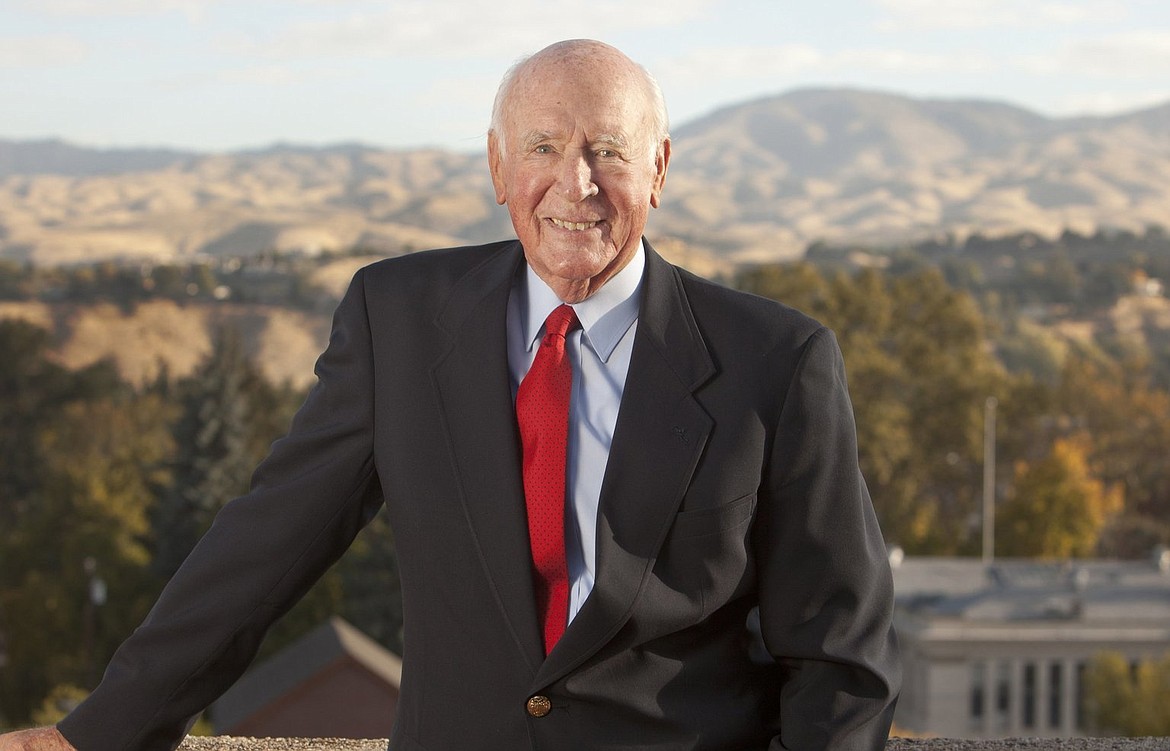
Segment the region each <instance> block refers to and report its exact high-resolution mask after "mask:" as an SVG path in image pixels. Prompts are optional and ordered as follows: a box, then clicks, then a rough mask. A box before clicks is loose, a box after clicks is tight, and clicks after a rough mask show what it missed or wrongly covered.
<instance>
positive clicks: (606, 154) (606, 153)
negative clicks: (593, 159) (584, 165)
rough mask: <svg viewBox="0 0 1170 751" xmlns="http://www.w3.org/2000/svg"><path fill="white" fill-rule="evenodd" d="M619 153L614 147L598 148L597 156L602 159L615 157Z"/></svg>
mask: <svg viewBox="0 0 1170 751" xmlns="http://www.w3.org/2000/svg"><path fill="white" fill-rule="evenodd" d="M617 155H618V153H617V152H616V151H614V150H613V149H598V150H597V156H599V157H601V158H602V159H613V158H614V157H615V156H617Z"/></svg>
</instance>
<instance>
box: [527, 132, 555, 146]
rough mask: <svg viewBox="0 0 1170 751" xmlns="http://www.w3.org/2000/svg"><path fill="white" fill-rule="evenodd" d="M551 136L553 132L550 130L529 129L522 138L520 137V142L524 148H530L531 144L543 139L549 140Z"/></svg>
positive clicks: (535, 144) (540, 141) (533, 144)
mask: <svg viewBox="0 0 1170 751" xmlns="http://www.w3.org/2000/svg"><path fill="white" fill-rule="evenodd" d="M552 138H553V134H552V132H551V131H547V130H530V131H528V132H527V133H525V134H524V138H522V139H521V143H522V144H523V145H524V147H525V148H526V149H530V148H532V147H533V146H538V145H540V144H542V143H544V142H545V141H548V140H551V139H552Z"/></svg>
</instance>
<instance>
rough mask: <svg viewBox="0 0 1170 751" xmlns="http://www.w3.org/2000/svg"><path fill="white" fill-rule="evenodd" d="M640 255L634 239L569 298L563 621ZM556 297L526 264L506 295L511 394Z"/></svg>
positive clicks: (592, 537)
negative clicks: (601, 277)
mask: <svg viewBox="0 0 1170 751" xmlns="http://www.w3.org/2000/svg"><path fill="white" fill-rule="evenodd" d="M645 267H646V254H645V252H644V250H643V248H642V247H641V246H639V247H638V251H637V253H636V254H635V256H634V257H633V258H632V259H631V260H630V262H629V263H628V264H627V265H626V267H625V268H624V269H622V270H621V271H619V272H618V273H617V274H616V275H615V276H614V277H613V278H612V279H610V280H609V281H608V282H606V284H605V285H603V286H602V288H601V289H599V290H598V291H597V292H595V293H594V294H593V295H592V296H591V297H589V298H588V299H586V300H585V301H584V302H580V303H577V304H575V305H573V310H575V311H576V313H577V319H578V320H579V321H581V327H580V328H578V329H576V330H575V331H573V332H572V333H571V334H569V337H568V340H567V346H566V350H567V352H568V353H569V357H570V359H571V361H572V365H573V392H572V396H571V397H570V401H569V443H568V456H567V457H566V468H567V469H566V471H567V478H566V481H565V489H566V495H567V496H568V499H567V502H566V505H565V553H566V555H567V557H568V567H569V586H570V591H569V620H570V621H572V620H573V618H574V617H575V616H576V615H577V612H578V611H579V610H580V609H581V605H582V604H584V602H585V599H586V598H587V597H589V593H590V592H591V591H592V590H593V582H594V580H595V577H596V573H597V544H596V543H597V504H598V500H599V499H600V497H601V480H602V477H603V476H604V475H605V465H606V462H608V461H609V447H610V445H611V444H612V443H613V432H614V428H615V427H616V425H617V416H618V408H619V407H620V406H621V401H622V391H623V390H624V389H625V385H626V371H627V370H629V367H630V353H631V352H632V351H633V347H634V332H635V331H636V330H637V328H638V307H639V299H640V295H639V292H640V291H641V287H642V273H643V271H644V270H645ZM560 304H561V300H560V299H559V298H558V297H557V296H556V294H555V293H554V292H553V291H552V290H551V289H549V287H548V285H546V284H545V283H544V282H543V281H542V280H541V279H540V277H538V276H537V275H536V274H535V273H534V272H533V271H532V269H531V268H530V267H526V273H525V274H524V275H523V276H521V277H518V278H517V280H516V284H515V286H514V287H513V288H512V293H511V295H510V297H509V299H508V370H509V372H510V373H511V376H512V398H513V399H515V398H516V390H517V389H518V388H519V386H520V381H521V380H523V378H524V375H525V374H526V373H528V368H529V367H531V366H532V361H533V360H534V359H535V357H536V349H537V347H536V345H537V344H538V343H539V341H540V338H541V336H542V335H543V333H544V319H545V318H547V317H548V314H549V313H551V312H552V311H553V309H554V308H556V307H557V306H558V305H560Z"/></svg>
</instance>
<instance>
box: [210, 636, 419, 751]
mask: <svg viewBox="0 0 1170 751" xmlns="http://www.w3.org/2000/svg"><path fill="white" fill-rule="evenodd" d="M401 678H402V661H401V660H400V659H399V658H398V656H397V655H395V654H394V653H392V652H390V651H388V650H386V649H384V648H383V647H382V646H381V645H379V644H378V643H376V642H375V641H373V640H372V639H370V638H369V637H368V636H366V635H365V634H363V633H362V632H360V631H358V630H357V629H356V628H354V627H353V626H351V625H350V624H349V623H347V622H346V621H344V620H342V619H341V618H331V619H329V620H328V621H326V622H325V623H324V624H322V625H321V626H319V627H318V628H317V629H315V630H314V631H311V632H310V633H308V634H307V635H305V636H304V637H302V638H301V639H299V640H297V641H296V642H294V643H293V644H291V645H289V646H288V647H286V648H285V649H284V650H282V651H281V652H279V653H277V654H276V655H274V656H273V657H272V658H270V659H268V660H266V661H264V662H262V663H260V664H259V665H257V666H256V667H254V668H253V669H251V670H250V671H248V672H247V673H245V674H244V676H243V677H242V678H240V680H239V681H238V682H237V683H236V685H234V686H233V687H232V688H231V689H230V690H228V692H227V693H225V694H224V695H223V696H222V697H221V698H220V699H219V701H217V702H216V703H215V704H213V705H212V706H211V712H210V715H211V720H212V724H213V725H214V726H215V731H216V733H217V734H220V735H234V736H250V737H273V738H277V737H283V738H292V737H301V738H387V737H389V736H390V729H391V727H392V726H393V725H394V715H395V711H396V709H397V707H398V692H399V685H400V681H401Z"/></svg>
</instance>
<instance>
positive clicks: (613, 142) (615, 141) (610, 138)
mask: <svg viewBox="0 0 1170 751" xmlns="http://www.w3.org/2000/svg"><path fill="white" fill-rule="evenodd" d="M592 145H593V146H616V147H617V149H618V150H619V151H624V150H625V149H626V148H627V147H628V146H629V145H630V142H629V139H627V138H626V137H625V136H623V135H622V134H621V133H602V134H601V135H599V136H597V137H596V138H594V139H593V142H592Z"/></svg>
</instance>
